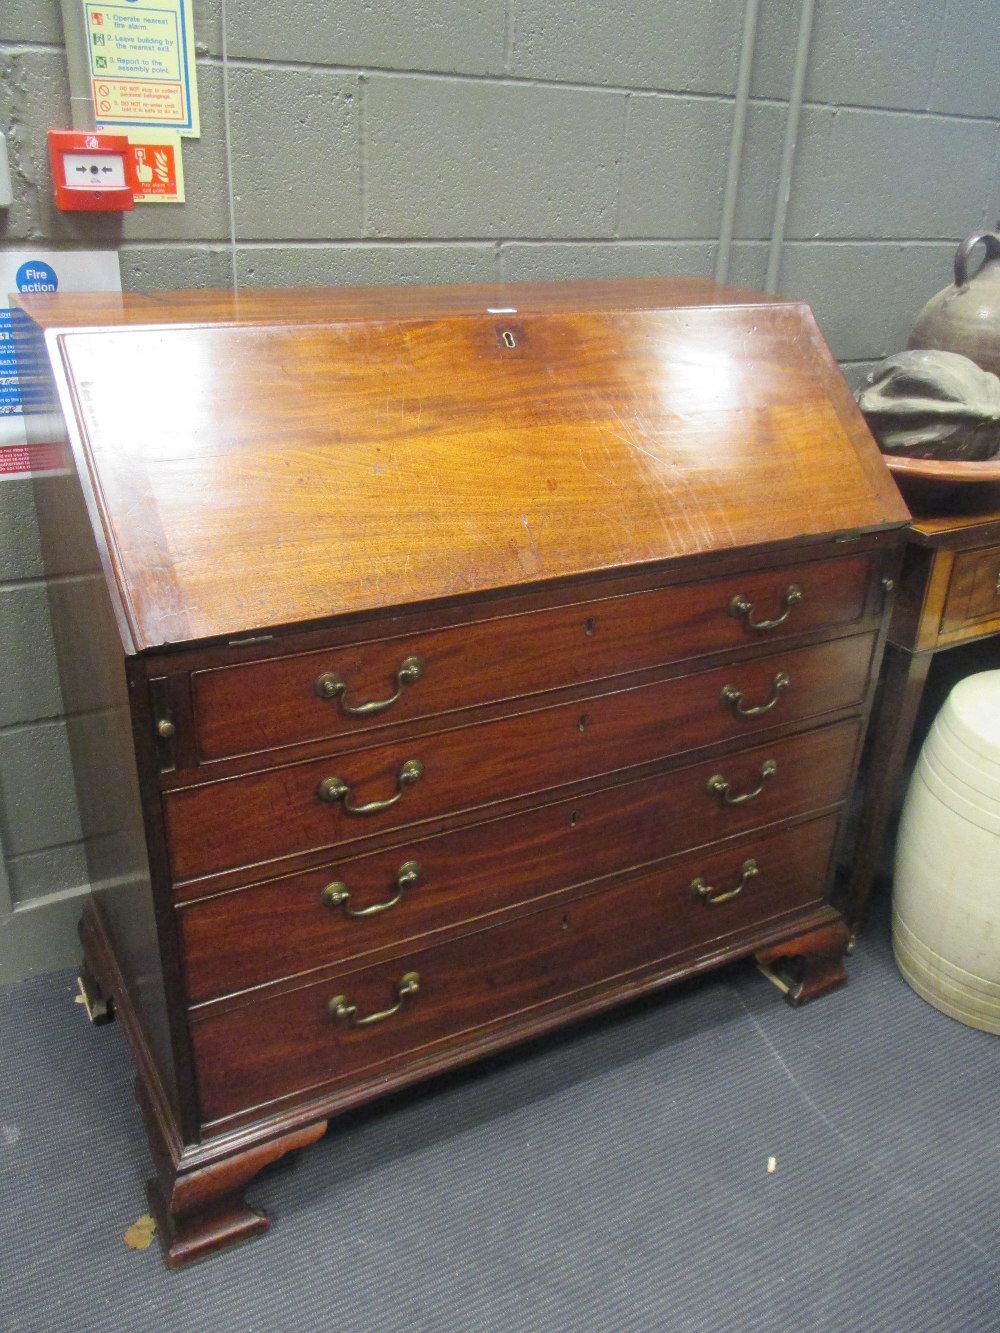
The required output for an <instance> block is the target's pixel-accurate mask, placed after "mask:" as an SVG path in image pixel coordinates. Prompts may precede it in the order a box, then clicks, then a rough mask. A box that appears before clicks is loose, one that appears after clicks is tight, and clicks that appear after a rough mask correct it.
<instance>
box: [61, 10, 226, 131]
mask: <svg viewBox="0 0 1000 1333" xmlns="http://www.w3.org/2000/svg"><path fill="white" fill-rule="evenodd" d="M83 12H84V27H85V30H86V38H87V59H88V60H89V62H90V87H91V95H92V97H93V99H94V116H95V118H96V121H97V128H98V129H99V130H110V129H116V128H118V127H119V126H123V125H151V126H152V125H156V126H160V127H161V128H163V129H172V130H174V131H175V132H176V133H177V134H182V135H185V136H187V137H189V138H193V139H196V138H198V136H199V134H200V133H201V126H200V123H199V119H198V87H197V81H196V77H195V63H194V23H193V19H192V13H191V0H149V2H148V3H147V0H124V2H122V0H116V2H115V3H107V4H106V3H104V0H83Z"/></svg>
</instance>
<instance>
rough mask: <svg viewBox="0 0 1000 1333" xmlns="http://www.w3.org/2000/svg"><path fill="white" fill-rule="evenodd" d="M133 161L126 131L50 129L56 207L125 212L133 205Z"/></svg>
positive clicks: (66, 209) (71, 209) (72, 210)
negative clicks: (104, 132) (120, 132)
mask: <svg viewBox="0 0 1000 1333" xmlns="http://www.w3.org/2000/svg"><path fill="white" fill-rule="evenodd" d="M130 163H131V154H130V153H129V146H128V138H127V137H126V136H125V135H124V134H95V133H94V132H93V131H90V130H84V131H79V130H49V165H50V166H51V168H52V183H53V185H54V186H55V194H56V207H57V208H61V209H62V210H63V211H64V212H78V211H83V210H86V211H88V212H122V211H125V210H127V209H130V208H134V207H135V197H134V192H133V181H132V172H131V167H130Z"/></svg>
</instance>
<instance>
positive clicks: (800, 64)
mask: <svg viewBox="0 0 1000 1333" xmlns="http://www.w3.org/2000/svg"><path fill="white" fill-rule="evenodd" d="M813 10H814V0H802V12H801V14H800V15H799V41H798V46H797V47H796V51H795V66H794V68H793V70H792V89H791V92H790V93H789V95H788V111H787V113H786V116H785V142H784V146H783V148H782V150H781V172H780V174H779V176H778V193H777V196H776V198H775V201H774V218H773V220H772V222H771V248H770V250H769V251H768V256H767V277H766V279H765V281H764V290H765V291H766V292H769V293H773V292H775V291H777V289H778V276H779V273H780V271H781V253H782V249H783V247H784V244H785V223H786V222H787V220H788V199H789V195H790V193H791V189H792V170H793V168H794V166H795V146H796V143H797V142H798V137H799V121H800V120H801V118H802V94H803V90H804V89H805V84H806V73H807V71H808V66H809V48H810V46H811V45H812V30H813Z"/></svg>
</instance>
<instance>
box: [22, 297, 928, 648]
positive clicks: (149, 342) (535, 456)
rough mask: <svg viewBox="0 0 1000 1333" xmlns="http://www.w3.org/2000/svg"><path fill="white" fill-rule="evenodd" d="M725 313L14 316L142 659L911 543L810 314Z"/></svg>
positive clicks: (158, 305) (531, 305) (150, 308)
mask: <svg viewBox="0 0 1000 1333" xmlns="http://www.w3.org/2000/svg"><path fill="white" fill-rule="evenodd" d="M553 290H555V291H556V296H557V297H558V296H560V295H562V299H561V300H559V299H556V297H553V295H552V291H553ZM449 292H450V293H451V295H449ZM324 295H326V298H327V299H326V301H325V302H324V300H323V297H324ZM712 296H713V305H711V306H707V307H706V306H704V305H702V306H697V305H694V304H692V303H693V302H696V301H697V300H699V299H703V297H704V284H702V283H699V282H697V281H688V282H685V281H683V280H670V281H661V282H654V283H643V284H630V283H625V284H622V283H592V284H573V285H572V286H570V285H568V284H567V285H566V286H565V288H563V289H560V288H559V286H558V284H555V285H553V284H538V285H537V286H510V287H503V288H497V287H482V288H475V287H473V288H463V289H449V288H438V289H428V288H424V289H420V288H413V289H410V291H409V293H407V292H403V293H399V292H396V293H394V294H393V295H392V296H391V298H390V297H389V296H386V295H384V294H382V295H380V294H379V293H378V292H377V291H376V292H375V293H373V292H371V291H365V290H359V291H357V292H355V293H353V294H351V293H350V292H333V293H328V294H324V293H318V294H317V293H312V294H310V295H308V296H307V295H306V294H304V293H298V294H294V295H293V296H289V294H288V293H285V292H272V293H266V292H258V293H254V294H252V296H250V297H248V296H246V295H243V294H241V296H240V297H239V298H236V297H232V296H230V295H228V294H225V293H216V294H212V293H198V294H194V293H192V294H187V295H185V296H182V297H180V298H178V299H177V301H176V302H175V304H174V305H173V306H172V305H171V304H170V303H165V302H163V301H160V302H156V301H150V300H148V299H145V298H139V297H136V298H128V297H120V296H115V297H114V298H108V299H107V300H106V301H105V303H104V305H103V306H102V305H101V304H100V302H97V304H95V303H94V301H93V300H90V301H89V302H88V304H87V305H86V306H83V305H79V304H74V302H73V299H72V298H71V297H65V298H60V297H58V296H57V297H49V298H44V297H35V298H28V297H25V298H22V303H23V305H24V306H25V308H26V309H27V310H28V311H29V312H30V314H31V316H32V318H33V319H34V320H36V321H38V323H39V324H40V325H41V326H42V327H44V328H46V329H47V331H48V332H47V336H48V338H49V340H50V346H52V347H53V350H54V351H55V353H56V355H55V356H54V358H53V359H54V361H55V363H56V378H57V381H58V384H57V387H58V389H59V392H60V393H61V396H62V405H63V408H64V410H65V415H66V418H67V421H68V423H69V430H70V437H71V443H72V445H73V447H74V450H75V451H76V453H77V461H78V468H79V471H80V474H81V476H82V477H84V479H85V485H88V484H89V485H91V486H94V483H93V482H91V481H89V478H91V477H93V476H94V475H99V476H100V478H101V482H100V486H99V489H96V490H94V491H93V493H92V494H91V495H90V496H89V500H90V503H91V506H92V509H93V510H94V511H95V513H96V516H97V518H98V519H99V524H100V529H101V530H103V533H104V536H105V539H106V543H107V552H106V558H107V559H108V561H109V563H110V565H111V567H112V572H113V574H114V579H115V580H116V581H117V585H118V587H119V590H120V595H121V599H122V605H123V616H124V620H125V621H126V622H127V625H128V627H129V630H130V633H131V637H132V640H133V647H134V649H135V650H137V651H141V650H143V649H147V648H151V647H156V646H159V645H162V644H170V643H179V642H191V641H195V640H200V639H204V638H212V637H224V636H232V635H238V634H243V633H247V632H252V631H253V630H254V629H256V628H258V627H261V626H269V627H274V626H282V625H289V626H290V625H301V624H305V623H315V622H318V621H322V620H325V619H327V618H329V617H331V616H335V615H343V614H350V613H353V612H358V611H373V610H378V609H383V608H386V607H395V606H408V605H410V606H412V605H418V604H427V603H428V602H433V601H435V600H440V599H445V598H449V597H452V596H468V595H470V594H476V593H482V592H488V591H491V590H495V589H502V588H514V587H520V588H523V587H525V586H526V585H532V584H536V583H542V582H546V581H550V580H553V579H561V578H569V577H573V576H576V575H581V574H587V573H594V572H598V571H601V570H606V569H620V568H622V567H627V566H642V565H645V564H648V563H651V562H658V561H667V560H674V559H677V558H683V557H688V556H696V555H698V554H700V553H702V552H704V551H707V550H709V549H711V550H714V551H718V550H719V549H720V547H721V548H723V549H731V550H739V549H740V548H742V547H749V546H752V545H757V544H760V543H761V542H774V543H780V542H789V541H794V540H795V539H796V538H797V537H799V536H801V535H802V534H804V533H808V534H810V535H811V536H812V537H815V536H816V535H817V533H823V532H836V531H837V530H839V529H844V528H851V529H854V530H859V529H863V528H864V527H866V526H868V525H871V526H873V527H874V526H878V525H881V524H884V523H885V522H886V521H887V520H889V521H895V522H902V521H904V520H905V511H903V510H902V508H901V505H900V502H899V499H898V495H897V493H896V491H895V488H894V487H893V486H892V484H891V482H890V481H889V479H888V476H887V474H886V472H885V469H884V467H883V465H882V463H881V460H880V459H879V458H878V455H877V451H876V450H875V448H874V445H873V444H872V442H871V440H870V437H868V436H867V433H866V431H865V429H864V425H863V423H862V421H861V418H860V415H859V414H858V412H857V409H856V407H855V405H854V403H853V401H852V400H851V398H850V394H849V392H848V391H847V389H846V386H845V385H844V383H843V381H842V379H841V378H840V376H839V374H838V372H837V369H836V366H835V364H834V363H833V361H832V359H831V357H830V354H829V352H828V351H827V349H826V347H825V346H824V345H823V343H822V340H821V338H820V336H819V333H818V331H817V329H816V326H815V323H814V322H813V319H812V316H811V314H810V313H809V311H808V309H807V308H806V307H804V306H801V305H798V304H795V303H793V302H779V303H777V304H776V303H774V302H773V301H770V300H769V299H768V298H763V297H761V298H755V297H754V296H753V294H752V293H744V292H740V291H738V290H727V289H719V288H713V289H712ZM758 301H759V302H761V303H760V304H758ZM765 301H766V302H767V304H763V303H764V302H765ZM720 302H721V304H720ZM84 311H86V318H88V319H89V320H90V321H91V327H86V326H84V325H82V323H81V320H82V319H83V318H84V315H83V313H82V312H84ZM303 311H305V312H306V313H305V315H303ZM104 317H106V320H107V322H106V323H105V324H104V325H103V326H101V325H100V324H99V321H100V319H101V318H104ZM293 320H295V321H297V322H294V323H293V322H291V321H293ZM95 321H97V323H96V324H95ZM38 364H41V358H39V359H38ZM69 370H71V372H72V373H71V374H68V373H66V372H67V371H69ZM70 381H72V383H73V384H74V385H75V388H74V389H72V390H71V389H70V388H69V387H68V386H69V384H70ZM820 459H823V460H824V461H823V465H822V466H820V463H819V460H820ZM95 463H96V466H95ZM831 472H832V474H833V475H831ZM776 496H780V497H781V500H780V503H777V504H776V503H775V502H774V497H776ZM582 516H586V518H585V521H584V520H583V518H582Z"/></svg>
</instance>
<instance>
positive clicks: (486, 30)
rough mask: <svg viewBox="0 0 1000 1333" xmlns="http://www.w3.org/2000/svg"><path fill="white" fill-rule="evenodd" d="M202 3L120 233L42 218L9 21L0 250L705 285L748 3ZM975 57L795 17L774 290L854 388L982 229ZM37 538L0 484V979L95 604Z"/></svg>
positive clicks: (402, 273) (19, 966)
mask: <svg viewBox="0 0 1000 1333" xmlns="http://www.w3.org/2000/svg"><path fill="white" fill-rule="evenodd" d="M223 3H224V0H195V5H194V8H195V28H196V43H197V50H198V80H199V94H200V102H201V116H202V136H201V139H200V140H198V141H185V147H184V167H185V175H186V178H187V191H188V201H189V202H188V203H187V204H186V205H184V206H182V207H173V206H163V207H145V208H139V209H137V210H136V211H135V213H134V214H132V215H130V216H128V217H126V218H125V219H124V221H121V220H119V219H114V218H101V217H98V216H95V217H87V216H86V215H76V216H73V215H68V216H67V215H62V214H60V213H58V212H57V211H56V210H55V208H54V206H53V204H52V201H51V190H50V183H49V179H48V168H47V162H46V143H45V132H46V130H47V129H49V128H50V127H52V126H60V125H66V124H68V118H69V109H68V108H69V103H68V87H67V79H66V63H65V53H64V50H63V47H62V32H61V22H60V16H59V3H58V0H7V3H6V4H5V5H4V7H3V12H2V13H0V128H2V129H4V130H5V131H6V132H7V134H8V144H9V148H10V155H11V161H12V166H13V171H14V193H15V201H14V204H13V207H12V208H11V209H10V210H9V213H8V214H7V216H6V219H4V215H3V213H2V212H0V243H2V242H3V241H7V242H11V243H18V244H20V243H23V242H29V241H36V242H38V243H40V244H41V243H44V244H46V245H49V246H51V245H56V246H60V245H64V246H73V245H82V244H86V245H88V246H107V247H114V248H116V249H117V250H118V252H119V256H120V262H121V270H122V280H123V285H124V286H125V287H126V288H127V289H134V290H148V289H151V288H164V287H184V286H227V285H229V284H230V283H231V282H233V281H235V282H238V283H239V284H241V285H263V286H276V285H298V284H319V283H360V284H365V283H377V282H441V281H459V282H461V281H474V280H491V279H494V278H498V279H507V280H531V279H542V278H567V277H583V276H631V275H637V276H645V275H654V274H670V273H683V274H698V275H704V276H712V274H713V271H714V267H715V259H716V254H717V250H718V239H719V234H720V227H721V222H722V206H723V194H724V187H725V180H726V169H727V159H728V153H729V142H730V135H731V130H732V123H733V114H734V93H735V88H736V79H737V69H738V62H739V56H740V46H741V35H742V28H743V17H744V0H620V3H618V4H616V5H608V4H606V3H599V0H495V2H494V3H492V4H486V3H483V2H482V0H479V2H478V3H477V0H406V3H404V2H403V0H382V2H381V3H379V4H376V5H373V4H370V3H368V2H367V0H338V3H336V4H330V3H328V2H327V0H282V3H281V5H280V6H273V5H266V4H264V3H262V0H243V3H241V4H239V5H235V4H233V3H232V0H228V8H227V9H226V10H225V11H224V10H223ZM799 14H800V0H761V8H760V22H759V28H758V37H757V44H756V49H755V54H754V62H753V74H752V83H751V105H750V113H749V120H748V125H747V134H746V141H745V145H744V154H743V162H742V169H741V173H740V183H739V195H738V204H737V211H736V242H735V244H734V247H733V251H732V255H731V263H730V280H731V281H734V282H738V283H742V284H744V285H749V286H760V285H761V284H762V283H763V281H764V277H765V273H766V269H767V259H768V242H769V239H770V236H771V230H772V222H773V217H774V208H775V197H776V191H777V184H778V175H779V168H780V161H781V153H782V143H783V136H784V134H785V124H786V112H787V104H788V99H789V95H790V89H791V87H792V77H793V66H794V58H795V50H796V45H797V41H798V25H799ZM224 36H225V41H224V40H223V38H224ZM996 50H997V41H996V12H995V0H961V3H959V2H958V0H948V2H947V3H945V4H941V3H938V2H937V0H816V4H815V21H814V27H813V33H812V41H811V45H810V51H809V60H808V67H807V73H806V81H805V105H804V108H803V111H802V116H801V121H800V124H799V132H798V137H797V143H796V154H795V164H794V173H793V177H792V182H791V188H790V194H789V200H788V215H787V226H786V231H785V241H784V245H783V247H782V252H781V266H780V276H779V290H780V291H782V292H786V293H789V294H794V295H796V296H799V297H802V298H803V299H805V300H807V301H809V302H810V304H811V305H812V306H813V309H814V311H815V312H816V316H817V319H818V320H819V323H820V326H821V328H822V329H823V331H824V333H825V335H826V337H827V339H828V341H829V342H830V344H831V346H832V347H833V349H834V352H835V354H836V355H837V356H838V357H839V358H840V360H841V363H842V365H843V367H844V370H845V373H846V374H847V375H848V378H849V379H851V380H852V381H854V382H857V381H859V380H860V379H861V378H862V377H863V375H864V374H865V373H866V371H867V369H868V368H869V367H870V366H871V365H872V364H873V363H874V362H875V361H877V360H879V359H880V358H881V357H882V356H884V355H886V354H888V353H889V352H891V351H894V350H897V349H899V348H900V347H902V346H903V345H904V344H905V340H906V336H907V333H908V330H909V328H910V326H911V324H912V322H913V320H914V317H915V315H916V313H917V311H918V310H919V309H920V307H921V306H922V304H923V303H924V301H925V300H927V298H928V297H929V296H931V295H932V294H933V293H934V292H935V291H936V290H938V289H939V288H940V287H942V286H943V285H945V283H946V282H947V280H948V276H949V272H950V267H951V259H952V255H953V253H954V249H955V245H956V244H957V242H958V241H959V240H960V239H961V238H962V237H963V236H964V235H966V234H968V233H969V232H970V231H972V230H974V229H978V228H981V227H982V226H984V225H988V224H992V223H993V222H995V221H996V220H997V218H998V217H1000V78H998V69H997V58H996ZM230 181H231V189H230ZM32 521H33V520H32V510H31V493H30V488H29V487H28V485H27V483H23V482H6V483H5V482H2V481H0V659H2V661H0V680H2V681H3V685H2V687H0V843H2V847H3V851H4V858H3V859H0V975H4V974H5V973H6V974H10V973H11V972H12V971H17V970H26V969H29V968H38V967H45V966H56V965H60V964H62V963H65V962H70V961H72V959H73V958H74V956H75V943H74V941H73V938H72V933H71V925H70V922H71V919H72V916H73V915H75V908H76V901H75V900H76V897H77V896H78V894H79V893H80V892H81V891H82V889H83V888H84V887H85V884H84V876H85V872H84V869H83V860H82V855H81V851H80V846H79V841H78V838H79V817H78V814H77V812H76V810H75V807H74V804H73V799H72V792H71V788H70V785H69V771H68V759H67V747H66V730H65V729H66V713H67V711H68V712H69V714H70V715H71V716H72V717H73V718H77V717H79V716H80V715H81V714H80V710H83V713H84V715H86V710H87V709H93V708H99V707H100V701H99V700H90V701H87V700H73V701H64V700H62V699H61V698H60V696H59V691H58V684H57V681H56V678H55V674H54V671H53V668H52V665H51V646H50V638H51V631H50V628H49V624H48V620H47V611H46V599H47V598H50V597H52V596H70V597H76V598H80V599H81V602H82V603H83V604H85V602H86V598H87V595H88V593H87V589H88V578H92V574H91V573H90V572H89V571H88V570H87V569H86V568H85V567H84V566H85V563H86V562H85V560H84V561H83V565H82V566H81V565H80V564H78V563H74V555H73V551H74V542H73V539H72V534H69V535H68V543H67V558H66V566H65V568H63V569H61V570H59V571H43V570H42V569H41V567H40V563H39V559H38V555H37V535H36V534H35V533H34V532H33V528H32ZM76 549H77V550H79V549H81V548H79V547H77V548H76ZM81 559H82V557H81ZM5 907H6V909H7V917H6V924H3V921H2V914H3V912H4V909H5ZM15 908H16V909H17V910H16V911H15V910H14V909H15Z"/></svg>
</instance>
